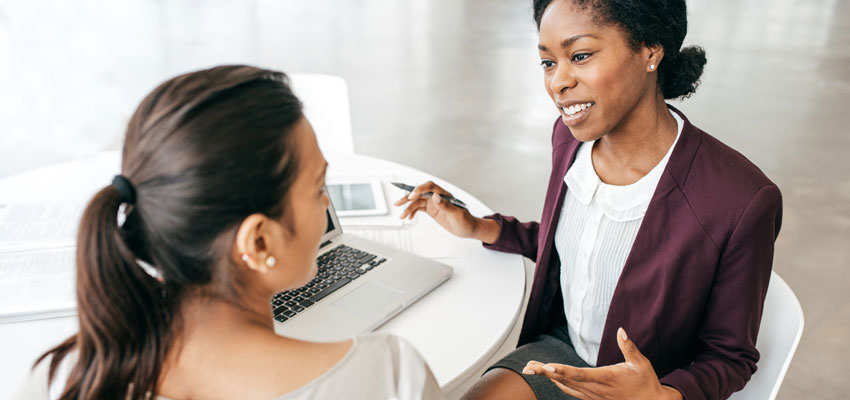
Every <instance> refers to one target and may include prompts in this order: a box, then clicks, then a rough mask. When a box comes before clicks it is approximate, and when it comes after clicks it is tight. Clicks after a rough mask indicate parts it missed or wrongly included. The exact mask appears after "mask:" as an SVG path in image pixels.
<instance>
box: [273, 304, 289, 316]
mask: <svg viewBox="0 0 850 400" xmlns="http://www.w3.org/2000/svg"><path fill="white" fill-rule="evenodd" d="M287 310H288V308H286V306H282V307H278V308H275V309H274V315H278V314H281V313H283V312H285V311H287Z"/></svg>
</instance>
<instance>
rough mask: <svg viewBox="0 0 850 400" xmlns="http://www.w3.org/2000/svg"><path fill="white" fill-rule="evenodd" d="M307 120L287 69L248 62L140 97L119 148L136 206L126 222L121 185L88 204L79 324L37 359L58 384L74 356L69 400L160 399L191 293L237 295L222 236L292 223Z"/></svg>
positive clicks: (80, 244) (80, 253)
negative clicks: (297, 131)
mask: <svg viewBox="0 0 850 400" xmlns="http://www.w3.org/2000/svg"><path fill="white" fill-rule="evenodd" d="M301 118H303V115H302V113H301V103H300V102H299V101H298V99H297V98H296V97H295V96H294V95H293V93H292V91H291V90H290V88H289V86H288V81H287V78H286V76H285V75H284V74H283V73H280V72H275V71H269V70H263V69H259V68H254V67H249V66H225V67H216V68H212V69H208V70H203V71H197V72H193V73H189V74H185V75H181V76H178V77H176V78H173V79H171V80H169V81H167V82H165V83H163V84H162V85H160V86H159V87H157V88H156V89H154V91H153V92H152V93H151V94H149V95H148V96H147V97H146V98H145V99H144V100H143V101H142V103H141V104H140V105H139V107H138V109H137V110H136V112H135V113H134V114H133V117H132V119H131V120H130V123H129V125H128V128H127V133H126V135H125V141H124V150H123V156H122V176H123V177H124V178H123V179H127V183H128V184H130V185H132V186H133V187H134V188H133V191H134V192H135V195H136V196H135V197H136V199H135V204H131V205H125V206H127V207H126V208H125V209H124V210H122V211H125V212H126V214H125V215H126V219H125V220H124V221H123V224H122V226H119V223H118V221H117V217H118V214H119V207H121V206H122V198H121V196H120V195H119V192H118V190H117V189H116V187H115V186H112V185H110V186H107V187H105V188H104V189H102V190H101V191H100V192H98V193H97V194H96V195H95V196H94V198H93V199H92V200H91V202H90V203H89V204H88V206H87V208H86V210H85V212H84V213H83V218H82V221H81V223H80V228H79V232H78V236H77V259H76V264H77V269H76V271H77V314H78V316H79V332H78V333H77V334H75V335H74V336H71V337H70V338H68V339H67V340H66V341H65V342H63V343H62V344H60V345H58V346H56V347H55V348H53V349H51V350H49V351H48V352H47V353H45V354H44V355H42V356H41V357H40V358H39V360H38V361H36V364H38V363H39V362H41V361H42V360H45V359H47V358H48V357H49V356H52V358H51V359H50V369H49V371H50V372H49V380H50V381H51V382H52V381H53V379H54V377H55V374H56V370H57V367H58V366H59V365H60V363H61V362H62V360H63V359H65V357H66V356H68V355H69V354H70V353H71V352H76V353H77V355H78V359H77V362H76V364H74V365H73V366H72V368H71V372H70V375H69V377H68V380H67V382H66V383H65V390H64V392H63V393H62V397H61V398H62V399H63V400H72V399H125V398H126V399H142V398H149V397H151V396H154V395H156V389H157V386H158V382H159V378H160V374H161V373H162V366H163V364H164V361H165V359H166V356H168V354H169V351H170V350H172V349H171V347H172V346H173V345H174V341H175V338H176V337H177V336H178V335H179V333H180V330H181V318H180V306H181V302H182V301H183V300H184V298H185V297H188V296H189V295H197V294H198V293H202V294H203V295H204V296H210V297H219V298H225V299H226V300H229V301H233V302H235V303H237V304H238V303H239V299H238V297H237V289H238V286H239V285H240V283H241V280H240V276H238V272H234V271H235V268H232V266H231V265H230V264H228V263H229V262H230V261H229V257H228V255H229V251H230V246H229V242H227V241H223V240H221V239H222V238H224V239H227V238H229V237H230V236H231V235H232V234H233V232H235V229H236V228H237V227H238V225H239V223H241V221H242V220H243V219H244V218H245V217H247V216H248V215H251V214H253V213H263V214H265V215H267V216H269V217H272V218H278V219H281V218H282V219H284V220H286V219H287V212H288V210H287V208H286V198H287V196H288V193H289V189H290V187H291V185H292V183H293V181H294V180H295V177H296V173H297V172H298V157H297V154H296V153H295V151H294V149H295V142H294V140H295V139H293V135H292V134H291V132H292V127H293V126H294V125H295V124H296V123H297V122H298V121H299V120H300V119H301ZM125 200H126V199H125ZM221 243H225V245H221ZM140 264H147V265H150V266H151V267H152V268H155V269H156V272H157V274H158V275H159V279H155V278H154V277H152V276H151V275H150V274H149V273H147V272H146V271H145V270H144V269H143V268H142V267H141V266H140Z"/></svg>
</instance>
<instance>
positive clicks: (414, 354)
mask: <svg viewBox="0 0 850 400" xmlns="http://www.w3.org/2000/svg"><path fill="white" fill-rule="evenodd" d="M357 345H358V349H357V352H358V353H363V354H364V355H366V357H368V360H369V361H368V362H374V361H375V357H374V355H375V354H381V355H382V356H379V358H383V359H384V360H385V362H383V363H381V364H380V365H375V366H373V369H372V370H384V371H386V373H385V376H386V377H387V378H388V379H392V381H393V386H394V387H395V388H396V390H397V393H396V395H397V396H398V398H402V399H407V398H417V399H442V398H443V396H442V392H441V391H440V386H439V384H437V380H436V379H435V378H434V374H433V373H432V372H431V369H430V368H429V367H428V364H427V363H426V362H425V358H424V357H422V355H421V354H420V353H419V351H418V350H416V348H415V347H413V345H412V344H410V343H409V342H408V341H407V340H404V339H402V338H400V337H398V336H395V335H391V334H388V333H373V334H369V335H365V336H361V337H360V338H358V343H357ZM390 377H391V378H390Z"/></svg>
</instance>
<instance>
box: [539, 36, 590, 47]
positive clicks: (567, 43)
mask: <svg viewBox="0 0 850 400" xmlns="http://www.w3.org/2000/svg"><path fill="white" fill-rule="evenodd" d="M584 37H591V38H594V39H599V38H598V37H596V36H595V35H593V34H591V33H584V34H581V35H575V36H573V37H570V38H567V39H564V40H563V41H562V42H561V48H562V49H566V48H567V47H570V46H572V44H573V43H575V42H576V41H577V40H579V39H581V38H584ZM537 49H538V50H541V51H549V49H547V48H546V46H544V45H542V44H538V45H537Z"/></svg>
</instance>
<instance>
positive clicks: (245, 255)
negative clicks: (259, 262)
mask: <svg viewBox="0 0 850 400" xmlns="http://www.w3.org/2000/svg"><path fill="white" fill-rule="evenodd" d="M250 259H251V258H250V257H248V255H247V254H245V253H242V261H245V262H246V263H247V262H248V260H250Z"/></svg>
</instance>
